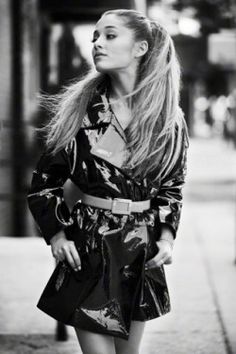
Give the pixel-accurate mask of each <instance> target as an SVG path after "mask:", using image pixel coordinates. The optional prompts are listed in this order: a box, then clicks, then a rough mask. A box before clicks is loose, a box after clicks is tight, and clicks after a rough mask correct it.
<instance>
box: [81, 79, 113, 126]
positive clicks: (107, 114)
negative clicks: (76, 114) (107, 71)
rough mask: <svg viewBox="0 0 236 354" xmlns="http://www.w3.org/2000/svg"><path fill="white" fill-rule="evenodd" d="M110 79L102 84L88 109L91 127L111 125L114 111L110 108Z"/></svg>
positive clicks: (97, 88)
mask: <svg viewBox="0 0 236 354" xmlns="http://www.w3.org/2000/svg"><path fill="white" fill-rule="evenodd" d="M109 96H110V79H109V78H105V80H104V81H103V82H102V83H100V84H99V85H98V86H97V87H96V90H95V94H94V95H93V97H92V99H91V100H90V102H89V104H88V107H87V114H88V118H89V121H90V123H91V125H96V124H100V123H110V121H111V118H112V111H111V109H110V107H109Z"/></svg>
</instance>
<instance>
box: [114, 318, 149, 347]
mask: <svg viewBox="0 0 236 354" xmlns="http://www.w3.org/2000/svg"><path fill="white" fill-rule="evenodd" d="M144 327H145V322H141V321H132V322H131V326H130V335H129V339H128V340H125V339H121V338H114V342H115V348H116V354H138V353H139V346H140V343H141V339H142V336H143V332H144Z"/></svg>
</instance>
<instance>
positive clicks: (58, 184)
mask: <svg viewBox="0 0 236 354" xmlns="http://www.w3.org/2000/svg"><path fill="white" fill-rule="evenodd" d="M69 176H70V160H69V156H68V153H67V152H66V150H65V149H62V150H61V151H59V152H57V153H56V154H55V155H49V154H47V153H44V154H43V155H42V156H41V158H40V160H39V162H38V164H37V167H36V170H35V171H34V172H33V178H32V182H31V187H30V190H29V194H28V204H29V208H30V210H31V213H32V215H33V217H34V219H35V221H36V223H37V225H38V227H39V230H40V232H41V234H42V236H43V237H44V239H45V241H46V243H47V244H48V245H49V244H50V245H51V251H52V254H53V256H54V257H55V258H56V259H57V260H58V261H63V260H65V259H66V260H67V261H68V263H69V264H70V266H71V267H72V268H73V269H74V270H75V271H78V270H80V268H81V260H80V257H79V254H78V251H77V249H76V247H75V244H74V242H73V241H70V240H68V239H67V238H66V235H65V232H64V230H65V229H66V228H67V227H69V226H71V225H72V224H73V219H72V218H71V216H70V211H69V208H68V206H67V205H66V203H65V200H64V195H63V186H64V184H65V182H66V180H67V179H68V178H69Z"/></svg>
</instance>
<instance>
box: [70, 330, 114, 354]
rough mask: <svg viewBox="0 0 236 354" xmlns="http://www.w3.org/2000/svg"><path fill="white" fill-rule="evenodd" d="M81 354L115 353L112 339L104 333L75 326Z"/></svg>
mask: <svg viewBox="0 0 236 354" xmlns="http://www.w3.org/2000/svg"><path fill="white" fill-rule="evenodd" d="M75 332H76V335H77V338H78V340H79V344H80V347H81V349H82V352H83V354H115V353H116V352H115V346H114V339H113V337H112V336H107V335H105V334H99V333H93V332H89V331H85V330H82V329H78V328H75Z"/></svg>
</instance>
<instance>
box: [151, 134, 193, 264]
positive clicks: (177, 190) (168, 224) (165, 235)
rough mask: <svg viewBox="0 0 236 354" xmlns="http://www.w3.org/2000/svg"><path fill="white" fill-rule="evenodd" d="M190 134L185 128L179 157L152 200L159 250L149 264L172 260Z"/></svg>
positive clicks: (180, 208)
mask: <svg viewBox="0 0 236 354" xmlns="http://www.w3.org/2000/svg"><path fill="white" fill-rule="evenodd" d="M188 146H189V143H188V135H187V131H186V130H185V129H184V130H183V131H182V134H181V149H180V153H179V157H178V159H177V161H176V163H175V165H174V167H173V168H172V170H171V171H170V172H169V173H168V174H167V175H166V176H165V178H164V179H163V180H162V181H161V185H160V189H159V191H158V194H157V196H156V197H155V198H154V199H153V200H152V208H153V209H155V210H157V211H158V213H157V219H158V221H157V229H158V230H157V231H158V235H157V245H158V247H159V252H158V255H157V256H156V257H154V259H153V260H150V261H149V266H150V267H151V266H153V267H154V266H160V265H161V264H163V263H164V264H169V263H171V262H172V249H173V245H174V240H175V238H176V234H177V230H178V226H179V222H180V216H181V210H182V199H183V195H182V188H183V185H184V183H185V177H186V172H187V149H188Z"/></svg>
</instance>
